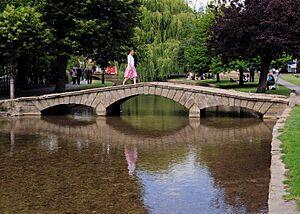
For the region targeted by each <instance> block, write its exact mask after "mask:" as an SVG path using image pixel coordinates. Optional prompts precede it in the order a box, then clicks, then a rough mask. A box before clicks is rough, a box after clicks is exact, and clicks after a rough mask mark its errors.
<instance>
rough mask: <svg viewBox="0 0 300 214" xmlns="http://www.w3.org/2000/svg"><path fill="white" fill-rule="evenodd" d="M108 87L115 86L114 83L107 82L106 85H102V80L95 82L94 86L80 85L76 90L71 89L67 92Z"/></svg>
mask: <svg viewBox="0 0 300 214" xmlns="http://www.w3.org/2000/svg"><path fill="white" fill-rule="evenodd" d="M107 86H113V83H112V82H109V81H106V82H105V83H104V84H102V83H101V81H100V80H93V82H92V84H90V85H80V86H78V87H77V88H76V89H71V90H67V91H80V90H87V89H93V88H101V87H107Z"/></svg>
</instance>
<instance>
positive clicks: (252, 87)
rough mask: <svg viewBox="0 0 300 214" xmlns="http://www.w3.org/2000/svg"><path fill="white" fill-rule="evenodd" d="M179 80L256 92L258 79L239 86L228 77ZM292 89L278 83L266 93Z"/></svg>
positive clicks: (284, 91)
mask: <svg viewBox="0 0 300 214" xmlns="http://www.w3.org/2000/svg"><path fill="white" fill-rule="evenodd" d="M179 80H180V81H184V82H185V81H187V82H194V83H196V84H197V83H198V84H199V85H201V84H210V85H215V86H217V87H219V88H223V89H233V90H236V91H240V92H246V93H256V88H257V86H258V79H256V80H255V82H254V83H245V85H244V86H243V87H240V86H239V84H238V82H230V80H228V79H223V80H220V82H217V81H216V80H214V79H208V80H186V79H179ZM291 92H292V91H291V90H290V89H288V88H286V87H284V86H282V85H278V86H277V89H276V90H271V91H267V92H266V94H277V95H283V96H289V95H290V93H291Z"/></svg>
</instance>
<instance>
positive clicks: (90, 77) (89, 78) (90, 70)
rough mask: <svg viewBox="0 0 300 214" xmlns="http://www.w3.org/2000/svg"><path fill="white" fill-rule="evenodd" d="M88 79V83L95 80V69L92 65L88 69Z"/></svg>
mask: <svg viewBox="0 0 300 214" xmlns="http://www.w3.org/2000/svg"><path fill="white" fill-rule="evenodd" d="M86 79H87V83H88V84H92V81H93V69H92V68H91V67H89V68H88V69H87V70H86Z"/></svg>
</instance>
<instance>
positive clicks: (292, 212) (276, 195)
mask: <svg viewBox="0 0 300 214" xmlns="http://www.w3.org/2000/svg"><path fill="white" fill-rule="evenodd" d="M291 111H292V109H291V108H287V109H286V110H285V111H284V113H283V114H282V116H281V118H280V119H279V120H278V121H277V123H276V125H275V126H274V129H273V140H272V148H271V155H272V160H271V167H270V174H271V180H270V187H269V201H268V204H269V213H270V214H277V213H278V214H279V213H280V214H281V213H282V214H283V213H284V214H296V213H300V212H299V210H298V209H297V204H296V202H295V201H291V200H290V201H287V200H285V199H286V198H285V196H286V195H287V189H286V185H285V183H284V182H285V181H286V179H287V178H286V173H287V167H286V165H285V163H284V162H283V160H282V156H283V154H282V152H283V151H282V148H281V147H282V144H283V143H282V141H281V140H280V135H281V130H282V129H283V128H284V127H285V123H286V121H287V118H288V117H289V115H290V113H291Z"/></svg>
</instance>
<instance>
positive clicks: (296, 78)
mask: <svg viewBox="0 0 300 214" xmlns="http://www.w3.org/2000/svg"><path fill="white" fill-rule="evenodd" d="M281 78H282V79H283V80H285V81H287V82H290V83H292V84H294V85H298V86H300V75H299V74H281Z"/></svg>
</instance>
